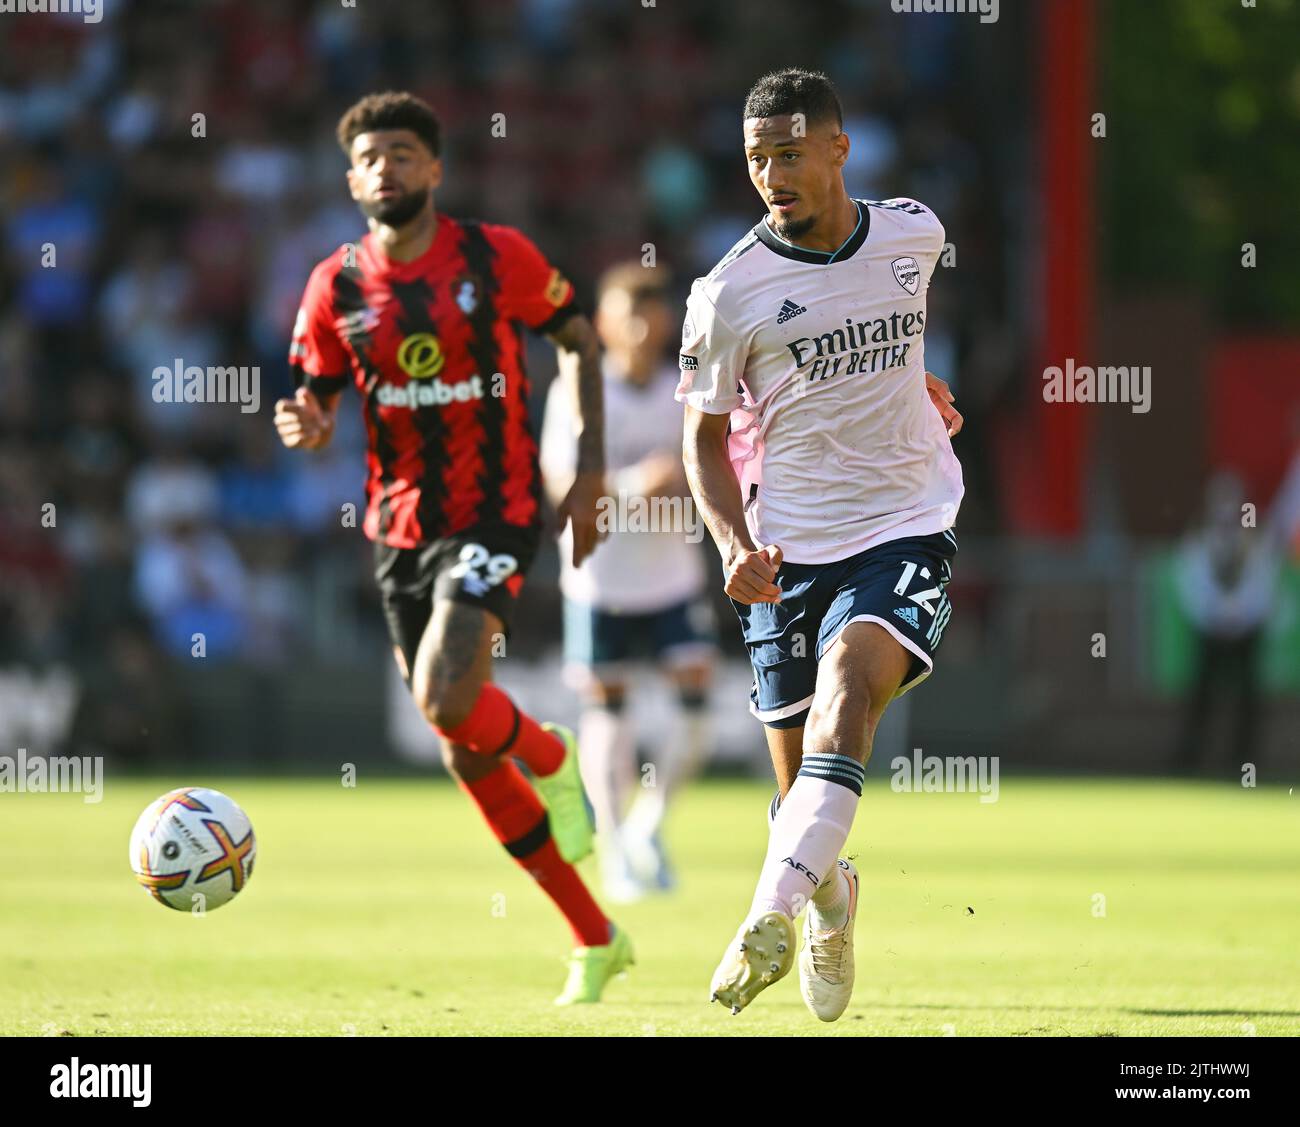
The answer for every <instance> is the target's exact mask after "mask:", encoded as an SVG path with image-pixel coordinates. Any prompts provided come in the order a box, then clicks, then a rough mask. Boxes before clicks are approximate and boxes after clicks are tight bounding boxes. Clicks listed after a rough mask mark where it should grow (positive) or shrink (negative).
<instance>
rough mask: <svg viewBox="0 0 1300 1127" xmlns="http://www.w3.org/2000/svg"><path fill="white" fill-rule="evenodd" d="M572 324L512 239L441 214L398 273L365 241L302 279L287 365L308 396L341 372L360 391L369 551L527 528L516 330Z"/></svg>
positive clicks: (536, 264) (534, 259)
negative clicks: (487, 526)
mask: <svg viewBox="0 0 1300 1127" xmlns="http://www.w3.org/2000/svg"><path fill="white" fill-rule="evenodd" d="M353 262H355V265H352V264H351V263H353ZM575 312H576V306H575V305H574V300H573V286H572V285H571V284H570V283H569V282H568V281H567V280H566V279H565V278H564V277H563V276H562V275H561V274H560V272H559V271H558V270H556V269H555V268H554V267H553V266H551V264H550V263H549V262H548V261H547V260H546V258H545V257H544V256H543V255H542V253H541V252H540V251H539V250H538V249H537V247H536V246H534V245H533V243H532V242H531V241H530V240H529V239H528V238H527V237H526V236H525V235H524V234H522V233H521V232H520V231H517V230H515V229H514V228H513V227H504V226H499V225H497V224H491V223H479V222H477V221H475V220H468V219H461V220H456V219H451V218H449V217H448V216H445V215H440V216H439V217H438V229H437V231H436V233H435V236H434V240H433V242H432V244H431V245H430V246H429V249H428V250H427V251H425V253H424V254H422V255H421V256H420V257H419V258H416V259H413V260H412V261H410V262H395V261H391V260H390V259H388V258H387V257H386V256H385V255H384V252H383V250H382V249H381V248H380V247H379V246H378V245H377V244H376V243H375V241H374V239H373V236H371V235H366V236H365V237H364V238H363V239H362V240H361V241H360V243H358V244H355V246H353V245H352V244H345V245H344V246H342V247H340V248H339V249H338V250H337V251H335V252H334V253H333V254H332V255H330V257H329V258H327V259H325V261H323V262H321V263H320V264H319V265H318V266H317V267H316V269H315V270H313V271H312V275H311V279H310V280H309V281H308V283H307V289H306V292H305V293H304V295H303V300H302V308H301V309H300V310H299V311H298V321H297V324H296V325H295V326H294V331H293V345H292V347H291V348H290V350H289V363H290V366H291V367H292V368H293V370H294V373H295V377H296V378H297V379H298V381H299V382H305V383H306V384H307V386H308V387H309V388H311V390H312V391H313V392H315V393H316V394H317V395H318V396H328V395H330V394H333V393H335V392H337V391H339V390H341V389H342V387H343V385H344V382H345V381H346V379H347V377H348V374H349V372H350V373H351V376H352V380H353V383H354V384H355V385H356V388H357V390H358V391H359V392H360V393H361V396H362V403H363V407H364V410H365V418H366V431H367V434H368V436H369V449H368V452H367V456H366V461H367V476H366V519H365V525H364V528H365V533H366V535H367V536H368V537H370V539H372V540H380V541H383V542H384V543H385V544H389V545H391V546H392V547H395V548H414V547H417V546H419V545H421V544H425V543H428V542H429V541H430V540H436V539H438V538H440V537H443V536H449V535H451V534H453V533H456V532H459V531H461V530H462V529H465V528H468V527H470V526H471V525H475V524H479V523H481V522H483V521H493V520H501V521H505V522H506V523H508V524H514V525H520V526H524V527H527V526H530V525H534V524H536V523H538V522H539V521H540V519H541V513H540V508H541V480H540V473H539V470H538V466H537V443H536V440H535V439H534V437H533V432H532V427H531V425H530V424H529V420H528V376H527V374H526V372H525V370H524V341H523V334H522V330H521V326H527V327H528V328H530V329H532V330H533V331H535V332H551V331H553V330H554V329H556V328H558V327H559V326H560V325H561V324H563V323H564V321H566V320H568V318H569V317H570V316H572V315H573V313H575Z"/></svg>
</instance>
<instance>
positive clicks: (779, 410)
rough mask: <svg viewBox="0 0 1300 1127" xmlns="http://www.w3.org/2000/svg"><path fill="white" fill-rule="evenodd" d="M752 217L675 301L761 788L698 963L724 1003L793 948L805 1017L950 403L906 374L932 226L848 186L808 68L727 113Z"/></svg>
mask: <svg viewBox="0 0 1300 1127" xmlns="http://www.w3.org/2000/svg"><path fill="white" fill-rule="evenodd" d="M744 144H745V155H746V159H747V160H748V163H749V177H750V180H751V181H752V183H753V185H754V187H755V188H756V189H757V191H758V193H759V195H760V196H761V197H762V199H763V202H764V204H765V205H766V208H767V215H766V216H765V217H764V218H763V219H762V220H761V221H760V222H759V223H758V224H757V226H755V227H754V228H753V230H752V231H750V232H749V233H748V234H747V235H746V236H745V237H744V238H742V239H741V240H740V242H738V243H737V244H736V245H735V246H734V247H733V248H732V249H731V250H730V251H729V252H728V253H727V255H726V256H724V257H723V259H722V260H721V261H720V262H719V263H718V265H717V266H715V267H714V268H713V270H712V271H711V272H710V273H709V274H708V276H707V277H704V278H700V279H697V280H696V282H695V284H694V286H693V287H692V290H691V295H690V299H689V301H688V303H687V316H686V322H685V326H684V329H683V334H682V351H681V357H680V365H679V366H680V370H681V381H680V383H679V385H678V389H677V396H676V397H677V399H679V400H680V401H682V402H684V403H685V404H686V412H685V415H686V423H685V434H684V438H683V458H684V462H685V465H686V472H687V479H688V481H689V483H690V487H691V491H692V492H693V494H694V496H695V500H696V504H697V505H698V506H699V509H700V511H701V513H703V515H704V519H705V522H706V523H707V524H708V526H709V531H710V532H711V533H712V534H713V539H714V541H715V543H716V545H717V547H718V550H719V552H720V553H721V555H722V561H723V566H724V570H725V575H726V592H727V595H728V596H729V597H730V598H731V601H732V605H733V606H734V607H735V609H736V613H737V614H738V615H739V617H740V621H741V626H742V630H743V633H744V637H745V643H746V646H747V648H748V650H749V655H750V660H751V664H752V665H753V669H754V688H753V691H752V694H751V706H750V711H751V712H752V713H753V714H754V715H755V716H756V717H758V719H759V720H761V721H762V722H763V724H764V725H765V731H766V734H767V740H768V748H769V750H770V752H771V755H772V762H773V765H774V767H775V770H776V777H777V783H778V785H779V787H780V794H779V797H778V799H777V800H776V801H774V802H773V806H772V815H771V828H770V833H769V841H768V850H767V856H766V859H765V861H764V863H763V868H762V870H761V872H760V875H759V879H758V886H757V889H756V891H755V893H754V898H753V901H752V904H751V907H750V910H749V912H748V914H747V915H746V917H745V920H744V922H743V923H742V925H741V927H740V930H739V931H738V932H737V934H736V937H735V939H734V940H733V941H732V942H731V944H730V945H729V946H728V947H727V950H726V954H725V955H724V956H723V959H722V962H721V964H720V965H719V966H718V969H717V971H716V972H715V973H714V976H713V983H712V997H713V999H714V1000H716V1001H720V1002H722V1003H723V1004H724V1005H726V1006H729V1007H730V1008H731V1011H732V1012H733V1013H739V1012H740V1010H741V1009H743V1008H744V1007H745V1006H746V1005H748V1004H749V1003H750V1002H751V1001H753V999H754V997H755V996H756V995H757V994H758V993H759V992H760V991H762V990H763V989H765V988H766V987H767V986H770V985H771V984H772V983H773V982H775V981H777V980H778V979H780V978H781V977H782V976H784V975H785V974H787V973H788V972H789V970H790V968H791V966H792V964H793V963H794V960H795V945H796V944H795V934H794V919H795V917H797V916H798V914H799V912H800V911H801V910H802V909H803V908H805V907H806V908H807V915H806V917H805V920H804V928H803V931H804V942H803V947H802V950H801V951H800V953H799V957H798V962H799V980H800V988H801V993H802V995H803V998H804V1001H805V1003H806V1004H807V1006H808V1008H809V1009H810V1010H811V1011H812V1012H813V1013H814V1014H815V1015H816V1016H817V1017H819V1018H821V1019H822V1020H823V1021H834V1020H835V1019H836V1018H838V1017H839V1016H840V1014H842V1013H843V1012H844V1009H845V1007H846V1006H847V1005H848V1002H849V998H850V996H851V993H852V989H853V924H854V918H855V914H856V911H857V900H858V874H857V870H856V869H855V868H854V866H853V865H852V864H851V863H850V862H849V861H846V860H844V859H842V858H840V856H839V855H840V853H841V851H842V850H843V849H844V845H845V843H846V841H847V839H848V835H849V830H850V828H851V826H852V824H853V817H854V813H855V811H856V809H857V805H858V799H859V797H860V796H861V793H862V780H863V775H864V769H865V764H866V761H867V759H868V757H869V756H870V754H871V742H872V738H873V735H874V733H875V730H876V726H877V724H878V723H879V721H880V717H881V714H882V713H883V712H884V710H885V708H886V706H887V705H888V704H889V703H890V701H891V700H893V699H894V698H895V697H896V696H899V695H900V694H902V693H905V692H907V691H908V690H909V689H911V688H913V687H914V686H915V685H917V684H919V683H920V682H921V681H923V680H924V679H925V678H926V677H927V676H928V675H929V673H930V671H931V669H932V668H933V655H934V652H935V649H936V647H937V646H938V644H939V641H940V639H941V638H942V636H943V632H944V628H945V627H946V626H947V623H948V618H949V615H950V614H951V605H950V603H949V602H948V597H947V594H946V590H945V588H946V586H947V583H948V579H949V577H950V575H951V568H950V561H951V559H952V557H953V555H954V554H955V552H956V550H957V541H956V537H955V535H954V533H953V531H952V525H953V523H954V521H955V520H956V517H957V508H958V506H959V505H960V503H961V499H962V492H963V486H962V475H961V467H960V465H959V464H958V462H957V459H956V457H955V456H954V455H953V452H952V443H951V442H950V436H951V435H954V434H956V432H957V430H958V429H959V427H960V422H961V418H960V415H958V414H957V412H956V411H955V409H954V408H952V407H951V405H950V404H951V395H950V394H949V393H948V391H947V385H946V384H944V383H943V382H942V381H940V380H936V379H933V377H930V376H929V375H928V374H927V373H926V371H925V359H924V356H923V352H922V347H923V344H922V341H923V336H922V334H923V332H924V330H925V312H926V310H925V298H926V290H927V288H928V286H929V283H930V277H931V274H932V273H933V271H934V268H935V265H936V263H937V261H938V259H939V255H940V253H941V251H942V248H943V243H944V229H943V226H942V224H940V222H939V220H938V219H937V218H935V216H934V214H933V212H931V211H930V210H929V208H927V207H925V206H923V205H922V204H919V203H917V202H916V201H914V200H909V199H893V200H886V201H883V202H871V201H867V200H857V199H854V198H852V197H850V196H849V194H848V192H847V191H846V189H845V186H844V176H843V167H844V163H845V160H846V158H847V156H848V152H849V138H848V137H847V136H846V135H845V133H844V130H843V118H842V115H841V111H840V104H839V99H838V98H837V96H836V94H835V90H834V88H833V86H832V85H831V83H830V81H829V80H828V79H827V78H826V76H825V75H823V74H819V73H815V72H809V71H803V70H797V69H792V70H785V71H780V72H776V73H774V74H769V75H767V76H765V77H764V78H762V79H760V80H759V81H758V82H757V83H756V84H755V86H754V88H753V89H752V90H751V91H750V93H749V96H748V98H747V99H746V102H745V110H744Z"/></svg>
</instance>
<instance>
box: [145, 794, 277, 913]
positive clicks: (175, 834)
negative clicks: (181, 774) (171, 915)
mask: <svg viewBox="0 0 1300 1127" xmlns="http://www.w3.org/2000/svg"><path fill="white" fill-rule="evenodd" d="M256 856H257V841H256V839H255V838H254V837H253V826H252V823H251V822H249V820H248V815H247V814H245V813H244V812H243V811H242V810H241V809H240V808H239V807H238V806H237V805H236V804H235V803H234V802H233V801H232V800H231V799H229V798H227V797H226V796H225V795H224V794H222V793H221V792H220V791H219V790H209V789H208V788H207V787H182V788H181V789H180V790H173V791H168V792H167V793H166V794H164V795H163V796H162V797H161V798H159V799H157V800H156V801H155V802H151V803H150V804H149V806H148V807H147V808H146V810H145V812H144V813H143V814H141V815H140V819H139V821H137V822H136V824H135V829H133V830H132V831H131V868H132V869H134V870H135V879H136V880H138V881H139V882H140V884H141V885H142V886H143V887H144V890H145V891H146V892H148V893H149V895H151V896H152V897H153V898H154V899H155V900H157V901H158V903H160V904H166V905H167V907H169V908H175V909H176V910H177V911H180V912H186V911H194V912H204V911H207V910H208V909H209V908H220V907H221V905H222V904H225V903H228V902H229V901H231V900H233V899H234V898H235V894H236V893H238V892H240V891H242V890H243V888H244V886H245V885H246V884H247V883H248V881H249V878H250V877H251V876H252V875H253V859H254V858H255V857H256Z"/></svg>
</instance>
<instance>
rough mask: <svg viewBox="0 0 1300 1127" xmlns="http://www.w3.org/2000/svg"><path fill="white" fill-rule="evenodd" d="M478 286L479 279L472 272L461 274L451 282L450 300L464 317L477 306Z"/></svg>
mask: <svg viewBox="0 0 1300 1127" xmlns="http://www.w3.org/2000/svg"><path fill="white" fill-rule="evenodd" d="M479 288H480V287H479V280H478V278H477V277H475V276H474V275H473V274H462V275H460V277H458V278H457V279H456V280H455V281H454V282H452V284H451V297H452V300H453V301H455V303H456V305H457V306H458V307H459V308H460V311H461V312H462V313H464V314H465V316H466V317H468V316H469V315H470V314H471V313H473V312H474V310H476V309H477V308H478V298H479Z"/></svg>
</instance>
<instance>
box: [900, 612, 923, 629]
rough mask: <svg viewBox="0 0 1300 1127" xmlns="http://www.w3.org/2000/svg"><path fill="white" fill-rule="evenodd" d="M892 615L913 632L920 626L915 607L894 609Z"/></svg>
mask: <svg viewBox="0 0 1300 1127" xmlns="http://www.w3.org/2000/svg"><path fill="white" fill-rule="evenodd" d="M894 613H895V614H896V615H898V617H899V618H901V619H902V620H903V621H904V622H906V623H907V624H908V626H910V627H912V629H914V630H915V629H917V628H918V627H919V626H920V625H921V621H920V619H918V618H917V617H916V607H895V608H894Z"/></svg>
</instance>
